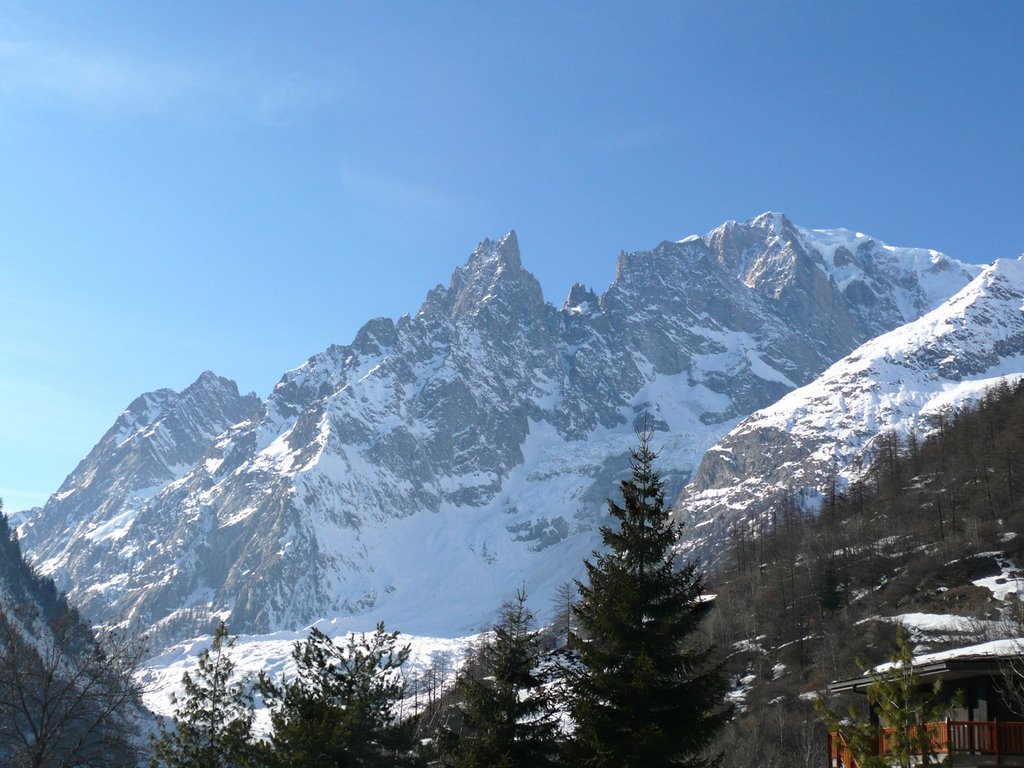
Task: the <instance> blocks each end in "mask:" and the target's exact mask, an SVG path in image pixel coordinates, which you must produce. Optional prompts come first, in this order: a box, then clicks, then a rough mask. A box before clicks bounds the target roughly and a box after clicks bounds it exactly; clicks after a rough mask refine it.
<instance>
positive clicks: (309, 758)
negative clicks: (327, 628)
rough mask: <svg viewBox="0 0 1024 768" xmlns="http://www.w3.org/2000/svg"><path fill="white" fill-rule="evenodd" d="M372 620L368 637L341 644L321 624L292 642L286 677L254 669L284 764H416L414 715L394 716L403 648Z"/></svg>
mask: <svg viewBox="0 0 1024 768" xmlns="http://www.w3.org/2000/svg"><path fill="white" fill-rule="evenodd" d="M397 641H398V633H397V632H385V631H384V625H383V624H378V625H377V630H376V631H375V632H374V633H373V634H372V635H366V636H362V637H358V638H357V637H356V636H353V637H351V638H350V639H349V641H348V643H347V645H345V646H339V645H337V644H335V642H334V641H333V640H331V638H329V637H328V636H327V635H325V634H324V633H323V632H321V631H320V630H318V629H316V628H313V629H311V630H310V633H309V637H308V638H307V639H306V640H304V641H302V642H297V643H296V644H295V648H294V650H293V651H292V658H293V659H294V660H295V663H296V666H297V668H298V670H297V675H296V676H295V678H293V679H291V680H281V681H279V682H275V681H273V680H271V679H270V678H269V677H268V676H267V675H265V674H261V675H260V693H261V694H262V695H263V699H264V701H265V702H266V704H267V707H268V708H269V709H270V720H271V724H272V726H273V733H272V735H271V739H270V742H271V746H272V747H273V750H274V754H275V760H276V761H277V762H278V763H279V764H281V765H282V766H317V767H318V768H335V767H336V768H342V767H344V768H384V767H385V766H386V767H387V768H395V767H396V766H404V765H416V764H417V758H416V757H415V754H414V741H415V728H416V723H415V721H414V720H413V719H407V720H404V721H399V720H398V717H397V714H396V711H395V705H396V704H397V703H398V702H399V700H400V699H401V697H402V695H403V693H404V692H405V683H404V682H403V680H402V678H401V676H400V671H401V668H402V665H403V664H404V663H405V662H406V660H407V659H408V658H409V646H404V647H402V648H397V647H396V644H397Z"/></svg>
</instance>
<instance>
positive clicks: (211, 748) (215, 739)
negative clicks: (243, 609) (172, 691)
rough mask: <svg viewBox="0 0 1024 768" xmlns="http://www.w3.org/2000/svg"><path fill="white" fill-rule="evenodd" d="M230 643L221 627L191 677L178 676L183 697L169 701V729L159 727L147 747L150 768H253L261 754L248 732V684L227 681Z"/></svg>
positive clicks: (229, 677)
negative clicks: (171, 724)
mask: <svg viewBox="0 0 1024 768" xmlns="http://www.w3.org/2000/svg"><path fill="white" fill-rule="evenodd" d="M234 644H235V638H234V637H228V629H227V625H226V624H225V623H224V622H223V621H222V622H221V623H220V625H219V626H218V627H217V630H216V631H215V632H214V635H213V641H212V642H211V643H210V647H209V648H207V649H206V650H204V651H203V652H202V653H200V654H199V659H198V665H197V668H196V672H195V676H193V675H191V674H189V673H188V672H186V673H185V674H184V675H183V676H182V687H183V688H184V695H183V696H181V697H177V696H175V697H174V698H173V700H172V701H173V703H174V705H175V713H174V729H173V730H167V729H166V728H164V726H163V724H161V725H160V731H159V735H158V736H157V737H155V738H154V739H153V742H152V759H151V762H150V766H151V768H190V766H197V765H202V766H209V768H255V767H256V766H260V765H263V764H264V760H263V754H262V753H263V750H262V749H261V747H260V746H259V745H257V744H256V742H255V739H254V737H253V732H252V723H253V717H254V715H253V697H252V686H251V685H250V684H249V682H248V680H246V679H242V680H233V678H234V676H235V662H234V661H233V660H232V658H231V653H230V652H231V648H232V646H234Z"/></svg>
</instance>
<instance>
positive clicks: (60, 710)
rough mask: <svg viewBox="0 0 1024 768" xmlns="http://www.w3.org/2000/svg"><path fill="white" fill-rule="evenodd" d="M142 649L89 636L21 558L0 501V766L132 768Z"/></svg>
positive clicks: (111, 637)
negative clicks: (136, 676)
mask: <svg viewBox="0 0 1024 768" xmlns="http://www.w3.org/2000/svg"><path fill="white" fill-rule="evenodd" d="M142 651H143V649H142V646H141V644H140V643H139V642H137V641H136V640H135V639H134V638H132V637H130V636H128V635H126V634H121V633H109V634H108V635H106V636H105V637H104V638H103V640H102V641H98V640H97V638H96V637H95V636H94V634H93V631H92V630H91V629H90V627H89V624H88V623H87V622H85V621H84V620H83V619H82V618H81V617H80V616H79V614H78V611H77V610H75V608H73V607H72V606H70V605H69V604H68V601H67V599H66V598H65V596H64V595H63V594H62V593H60V592H59V591H58V590H57V587H56V586H55V584H54V582H53V580H52V579H50V578H47V577H45V576H40V575H39V574H38V573H36V572H35V570H34V569H33V568H32V567H31V566H29V565H28V564H27V563H26V562H25V560H24V559H23V557H22V553H21V547H20V545H19V543H18V539H17V537H16V536H15V535H14V533H13V531H12V530H11V528H10V525H9V524H8V521H7V518H6V517H5V516H4V515H3V510H2V504H0V764H3V765H19V766H20V765H25V766H33V767H35V766H53V767H54V768H60V767H63V766H85V765H109V766H120V765H124V766H129V765H135V764H136V761H137V757H138V748H139V746H140V745H141V736H140V730H139V727H138V726H139V719H140V718H141V717H143V710H142V709H141V705H140V699H139V696H138V690H137V688H136V685H135V682H134V679H133V674H134V673H135V671H136V670H137V668H138V664H139V661H140V659H141V657H142Z"/></svg>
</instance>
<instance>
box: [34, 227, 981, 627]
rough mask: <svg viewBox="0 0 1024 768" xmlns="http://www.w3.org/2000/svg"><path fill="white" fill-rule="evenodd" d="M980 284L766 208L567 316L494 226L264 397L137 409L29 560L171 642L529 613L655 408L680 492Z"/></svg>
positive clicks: (38, 516)
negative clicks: (767, 424) (175, 414)
mask: <svg viewBox="0 0 1024 768" xmlns="http://www.w3.org/2000/svg"><path fill="white" fill-rule="evenodd" d="M971 276H972V268H970V267H967V266H965V265H962V264H959V263H957V262H954V261H952V260H949V259H947V258H946V257H944V256H942V255H941V254H937V253H935V252H926V251H916V250H908V249H894V248H890V247H888V246H884V245H883V244H881V243H878V242H876V241H874V240H872V239H870V238H867V237H866V236H863V235H858V234H852V233H848V232H845V231H841V230H834V231H812V230H805V229H801V228H799V227H796V226H794V225H793V224H792V223H790V222H789V221H788V220H787V219H786V218H785V217H784V216H781V215H779V214H765V215H763V216H760V217H757V218H755V219H752V220H750V221H748V222H745V223H742V224H740V223H735V222H731V223H728V224H725V225H723V226H722V227H719V228H718V229H716V230H714V231H712V232H711V233H709V234H708V235H706V236H704V237H691V238H687V239H685V240H682V241H679V242H664V243H662V244H661V245H659V246H657V247H656V248H654V249H652V250H649V251H641V252H635V253H628V254H627V253H624V254H622V255H621V256H620V257H619V261H618V265H617V270H616V277H615V281H614V282H613V283H612V285H611V286H610V287H609V288H608V289H607V290H606V291H605V292H604V293H603V294H601V295H600V296H598V295H597V294H595V293H594V292H592V291H590V290H588V289H586V288H584V287H582V286H575V287H574V288H573V289H572V291H571V292H570V295H569V298H568V300H567V301H566V302H565V304H564V305H563V306H562V307H561V308H560V309H556V308H555V307H554V306H552V305H550V304H547V303H545V301H544V300H543V296H542V293H541V289H540V286H539V285H538V283H537V281H536V280H535V279H534V278H533V276H532V275H530V274H529V273H528V272H527V271H526V270H525V269H524V268H523V266H522V263H521V258H520V253H519V247H518V243H517V241H516V237H515V234H514V233H509V234H508V235H506V236H504V237H503V238H501V239H500V240H498V241H497V242H492V241H489V240H488V241H484V242H483V243H481V244H480V245H479V246H478V247H477V249H476V250H475V251H474V252H473V253H472V255H471V256H470V257H469V260H468V261H467V262H466V264H465V265H464V266H462V267H459V268H458V269H456V270H455V272H454V274H453V275H452V278H451V280H450V282H449V284H448V285H447V286H446V287H445V286H437V287H436V288H435V289H433V290H432V291H430V292H429V293H428V295H427V298H426V300H425V301H424V303H423V305H422V307H421V308H420V310H419V312H418V313H417V314H416V315H415V316H412V317H410V316H404V317H402V318H400V319H399V320H398V321H392V320H390V319H386V318H379V319H376V320H371V321H370V322H369V323H367V324H366V325H365V326H364V327H363V328H362V329H361V330H360V331H359V333H358V334H357V335H356V338H355V339H354V340H353V342H352V343H351V344H349V345H346V346H332V347H330V348H328V349H327V350H325V351H324V352H322V353H320V354H318V355H316V356H314V357H313V358H311V359H310V360H308V361H307V362H306V363H305V364H303V365H301V366H300V367H298V368H296V369H295V370H293V371H289V372H288V373H286V374H285V375H284V376H283V377H282V379H281V380H280V382H279V383H278V384H277V386H276V387H275V388H274V390H273V392H272V393H271V394H270V396H269V397H268V398H267V399H266V401H264V402H263V403H261V404H257V403H256V402H255V401H254V400H252V399H250V398H240V397H238V395H237V392H236V391H234V389H233V387H231V386H229V385H227V384H223V380H217V381H219V382H221V386H220V387H219V391H222V392H224V393H225V394H224V396H223V398H221V399H216V402H217V403H218V405H217V406H216V407H211V409H210V410H211V412H212V413H213V414H216V415H215V416H213V417H211V418H209V419H207V417H205V416H202V417H200V416H199V415H196V416H195V418H194V419H192V418H191V417H189V418H185V417H184V416H182V417H180V418H178V419H177V420H176V421H175V424H176V425H179V426H180V429H179V428H177V427H176V428H175V429H171V428H170V426H168V425H167V422H166V418H167V417H163V416H157V415H156V414H158V413H161V414H162V413H164V412H165V410H166V406H165V405H163V403H164V401H165V400H166V401H167V402H171V401H173V402H174V403H178V402H179V401H181V400H182V399H183V398H185V393H182V394H181V395H174V393H167V392H165V393H154V394H153V395H146V396H143V397H142V398H140V399H139V400H138V401H136V403H135V404H133V406H132V407H131V408H130V409H129V411H128V412H126V414H125V416H123V417H122V419H121V420H119V422H118V424H117V425H115V426H114V428H112V429H111V431H110V432H109V433H108V434H107V436H105V437H104V438H103V440H102V441H101V442H100V444H99V445H97V447H96V448H95V449H94V450H93V452H92V453H91V454H90V456H89V457H88V458H87V459H86V460H85V461H84V462H83V464H82V465H81V466H80V467H79V468H78V469H77V470H76V471H75V473H73V474H72V475H71V476H70V477H69V478H68V480H67V481H66V482H65V484H64V486H62V488H61V490H60V491H59V492H58V493H57V494H56V495H55V496H54V497H53V498H52V499H51V500H50V502H48V504H47V505H46V506H45V507H43V508H42V509H41V510H38V511H36V512H35V513H34V514H32V515H30V519H29V522H28V523H27V524H26V525H24V526H23V535H24V537H25V543H26V545H27V547H28V548H29V550H30V551H31V552H32V554H33V556H34V558H35V560H36V562H37V563H38V564H39V565H40V566H41V567H42V568H43V570H45V571H46V572H48V573H53V574H54V575H55V576H59V578H61V579H63V580H64V584H65V585H67V586H69V587H70V588H71V590H72V592H71V594H72V597H73V599H74V600H75V601H76V602H78V603H79V604H81V605H83V606H84V608H85V609H86V610H87V611H89V612H90V613H92V614H93V615H95V616H97V617H99V618H102V619H104V620H108V621H109V620H115V619H117V618H118V617H122V616H127V617H134V618H138V619H141V620H144V621H145V622H147V623H149V624H152V625H154V626H155V627H156V628H157V629H158V631H159V632H162V633H163V637H165V638H166V639H179V638H182V637H185V636H188V635H189V634H190V633H195V632H196V631H197V630H200V629H202V628H205V627H206V626H207V625H208V623H209V621H210V620H211V617H214V616H223V617H227V618H228V619H229V621H230V623H231V625H232V628H233V629H234V630H236V631H241V632H265V631H271V630H275V629H279V628H295V627H300V626H303V625H305V624H307V623H309V622H310V621H313V620H315V619H318V618H321V617H323V616H333V617H346V616H347V617H351V621H352V622H353V624H352V625H353V626H359V627H365V626H368V625H369V624H370V623H371V622H373V621H376V620H377V619H378V618H384V619H386V620H387V621H388V623H389V624H390V625H393V626H396V627H399V628H401V629H403V630H405V631H410V632H420V633H434V634H451V633H455V632H461V631H464V630H467V629H472V628H475V627H477V626H479V625H480V623H481V622H482V621H484V620H486V618H487V616H488V613H489V612H490V611H492V610H493V609H494V608H496V607H497V605H498V604H499V603H500V602H501V600H502V599H503V598H505V597H507V596H508V595H509V593H510V592H511V591H513V590H514V589H515V588H516V586H517V585H519V584H521V583H523V582H524V581H525V582H526V585H527V588H528V590H529V591H530V593H531V600H535V601H536V604H538V605H544V604H545V602H544V601H545V600H547V596H548V595H549V594H550V593H551V591H553V590H554V589H555V588H556V587H557V586H558V585H560V584H562V583H564V582H565V581H567V580H568V579H570V578H572V577H574V576H576V575H578V572H579V570H580V563H581V560H582V557H583V556H585V555H587V554H588V553H589V552H590V551H591V549H592V548H593V547H594V546H595V545H596V544H597V535H596V529H597V525H598V524H599V522H600V520H601V518H602V516H603V514H604V500H605V498H606V497H607V496H609V495H613V494H614V493H615V481H616V479H618V478H619V477H621V476H622V475H623V474H624V472H625V471H626V468H627V459H626V455H627V450H628V448H629V446H630V445H631V444H633V442H634V435H633V430H634V428H635V427H636V426H637V425H638V424H639V423H640V422H641V420H642V419H643V418H644V414H645V413H646V414H648V418H649V423H650V424H651V425H653V426H654V427H655V428H656V429H657V430H658V435H657V438H656V444H657V445H658V447H659V448H660V450H661V466H662V468H663V469H664V470H665V471H666V475H667V479H668V481H669V490H670V492H678V491H679V490H680V489H681V488H682V486H683V485H684V483H685V482H686V481H688V480H689V479H690V476H691V473H692V471H693V470H694V468H695V467H696V466H697V464H698V462H699V460H700V457H701V456H702V455H703V453H704V450H705V449H706V448H708V447H709V446H711V445H713V444H714V443H715V442H716V441H718V440H719V439H720V438H721V437H722V436H724V435H725V434H726V433H727V432H728V431H729V430H730V429H731V428H732V427H734V426H735V425H736V424H737V423H738V422H739V421H740V420H741V419H742V418H743V417H745V416H747V415H748V414H749V413H751V412H752V411H754V410H755V409H757V408H763V407H765V406H767V405H769V404H771V403H773V402H775V401H776V400H778V399H779V398H780V397H781V396H783V395H784V394H785V393H787V392H789V391H790V390H792V389H794V388H795V387H797V386H800V385H804V384H807V383H809V382H810V381H812V380H813V379H814V378H815V377H816V376H817V375H818V374H819V373H820V372H821V371H823V370H824V369H825V368H826V367H827V366H828V365H829V364H830V363H831V362H833V361H834V360H836V359H838V358H839V357H841V356H843V355H845V354H846V353H848V352H849V351H850V350H852V349H853V348H854V347H855V346H857V345H858V344H860V343H862V342H863V341H865V340H866V339H868V338H871V337H873V336H875V335H877V333H879V332H880V331H883V330H887V329H889V328H893V327H896V326H897V325H901V324H902V323H904V322H905V321H906V320H907V319H909V318H911V317H916V316H917V315H918V314H920V313H921V312H923V311H925V310H928V309H931V308H932V307H933V306H935V305H936V304H937V303H938V302H940V301H941V300H943V299H944V298H946V297H948V296H949V295H950V294H952V293H953V292H955V291H956V290H957V289H959V288H960V287H962V286H963V285H965V284H966V283H967V282H968V281H969V280H970V277H971ZM204 376H205V375H204ZM208 378H210V377H208ZM200 381H203V379H202V378H201V379H200ZM198 384H199V382H197V385H198ZM194 386H196V385H194ZM190 389H191V388H190ZM186 392H188V390H186ZM189 413H192V412H191V411H190V412H189ZM196 414H198V411H196ZM122 421H124V423H123V424H122ZM158 423H159V424H164V425H165V427H164V429H162V430H161V429H157V428H156V427H155V426H154V425H157V424H158ZM132 435H137V436H138V437H137V438H134V437H131V436H132ZM158 436H159V440H158V439H157V438H158ZM126 440H127V441H129V443H128V445H133V444H132V443H130V441H131V440H138V441H139V442H138V447H137V448H133V449H131V450H132V451H134V453H132V452H131V451H128V449H126V448H124V447H123V446H125V445H126V443H125V441H126ZM179 440H180V441H181V442H182V444H183V446H184V447H182V446H179V445H178V441H179ZM150 444H151V445H153V446H154V450H156V448H157V447H158V448H159V451H158V454H159V461H157V460H156V459H152V458H151V457H150V453H148V452H147V451H148V449H143V447H142V446H143V445H150ZM129 453H131V456H136V454H137V455H138V458H130V457H129V455H128V454H129ZM143 467H145V469H144V470H143V469H142V468H143Z"/></svg>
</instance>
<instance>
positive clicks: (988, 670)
mask: <svg viewBox="0 0 1024 768" xmlns="http://www.w3.org/2000/svg"><path fill="white" fill-rule="evenodd" d="M1022 649H1024V639H1021V640H997V641H994V642H990V643H982V644H980V645H973V646H969V647H966V648H957V649H954V650H951V651H943V652H940V653H932V654H926V655H923V656H918V657H915V658H914V661H913V667H914V671H915V672H916V673H917V674H918V675H919V676H920V679H921V683H922V685H927V686H928V687H931V686H932V685H934V683H935V679H936V678H941V679H942V694H941V695H942V696H945V697H946V698H947V701H948V702H949V710H948V714H947V716H946V719H945V720H943V721H940V722H935V723H928V724H927V726H926V728H927V729H928V732H929V734H930V743H931V755H930V756H929V758H928V760H929V764H931V765H948V766H957V767H958V768H983V767H984V768H1024V717H1021V716H1020V715H1018V714H1017V713H1016V712H1014V709H1013V708H1012V707H1011V706H1010V704H1009V703H1008V702H1007V700H1006V696H1005V695H1004V691H1005V684H1004V682H1003V681H1004V679H1005V678H1004V671H1005V669H1006V665H1007V662H1009V661H1010V660H1013V659H1020V658H1021V650H1022ZM1022 661H1024V660H1022ZM872 682H873V678H872V676H871V674H870V673H869V674H865V675H862V676H861V677H855V678H851V679H849V680H838V681H836V682H834V683H831V684H830V685H829V686H828V690H829V692H830V693H863V694H865V695H866V694H867V689H868V687H869V686H870V685H871V683H872ZM957 691H962V692H963V694H962V699H961V705H960V706H954V705H953V703H952V699H953V697H954V696H955V695H956V692H957ZM1020 706H1021V705H1020V704H1018V705H1017V708H1018V709H1020ZM872 716H873V717H877V715H875V714H874V713H872ZM880 725H882V726H883V727H882V729H881V738H880V739H879V740H878V743H877V752H876V754H877V755H879V756H880V757H883V758H884V757H885V756H886V755H887V754H890V750H889V748H888V745H887V743H886V741H887V739H886V737H887V735H888V734H891V733H892V729H887V728H886V727H885V723H880ZM827 759H828V766H829V768H858V766H857V762H856V760H854V757H853V755H852V753H851V752H850V749H849V748H848V746H847V744H846V743H845V741H844V740H843V737H842V735H841V734H838V733H830V734H829V735H828V753H827ZM918 760H919V762H918V764H923V759H922V758H919V759H918Z"/></svg>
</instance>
